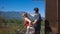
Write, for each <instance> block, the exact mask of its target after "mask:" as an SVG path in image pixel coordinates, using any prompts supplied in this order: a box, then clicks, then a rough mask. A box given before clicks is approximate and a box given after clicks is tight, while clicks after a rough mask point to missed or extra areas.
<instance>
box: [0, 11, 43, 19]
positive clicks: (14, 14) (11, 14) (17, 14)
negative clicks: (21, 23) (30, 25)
mask: <svg viewBox="0 0 60 34" xmlns="http://www.w3.org/2000/svg"><path fill="white" fill-rule="evenodd" d="M22 13H24V12H23V11H20V12H2V11H0V17H4V18H5V19H22ZM28 15H29V14H28ZM29 17H30V18H31V19H34V18H33V17H32V16H30V15H29ZM42 19H44V17H42Z"/></svg>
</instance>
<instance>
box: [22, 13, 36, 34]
mask: <svg viewBox="0 0 60 34" xmlns="http://www.w3.org/2000/svg"><path fill="white" fill-rule="evenodd" d="M22 16H23V18H24V26H25V27H26V29H27V31H26V34H34V33H35V29H34V27H33V25H32V22H31V20H30V18H29V17H28V15H27V13H23V14H22Z"/></svg>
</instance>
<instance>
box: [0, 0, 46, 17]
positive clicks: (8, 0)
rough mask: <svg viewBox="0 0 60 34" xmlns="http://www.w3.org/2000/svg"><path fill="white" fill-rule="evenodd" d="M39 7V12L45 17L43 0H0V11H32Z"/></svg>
mask: <svg viewBox="0 0 60 34" xmlns="http://www.w3.org/2000/svg"><path fill="white" fill-rule="evenodd" d="M35 7H37V8H39V13H40V14H41V16H42V17H45V16H44V14H45V1H44V0H0V11H4V12H8V11H10V12H11V11H16V12H20V11H25V12H27V13H34V8H35Z"/></svg>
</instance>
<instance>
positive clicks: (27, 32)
mask: <svg viewBox="0 0 60 34" xmlns="http://www.w3.org/2000/svg"><path fill="white" fill-rule="evenodd" d="M26 34H29V26H27V31H26Z"/></svg>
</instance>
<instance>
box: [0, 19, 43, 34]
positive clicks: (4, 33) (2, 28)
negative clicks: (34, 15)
mask: <svg viewBox="0 0 60 34" xmlns="http://www.w3.org/2000/svg"><path fill="white" fill-rule="evenodd" d="M17 21H18V20H15V23H10V22H12V21H8V22H9V23H0V34H16V30H17V29H20V30H22V29H23V27H24V26H23V21H20V23H18V22H19V21H18V22H17ZM41 34H44V21H42V22H41Z"/></svg>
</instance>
